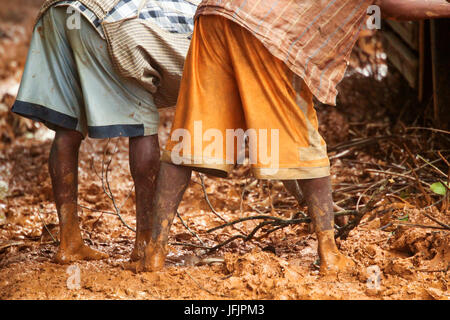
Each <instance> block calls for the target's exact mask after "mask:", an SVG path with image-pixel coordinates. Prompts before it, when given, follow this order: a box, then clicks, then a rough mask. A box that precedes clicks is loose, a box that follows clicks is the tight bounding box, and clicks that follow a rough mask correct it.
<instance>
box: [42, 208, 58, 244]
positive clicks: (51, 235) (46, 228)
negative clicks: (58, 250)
mask: <svg viewBox="0 0 450 320" xmlns="http://www.w3.org/2000/svg"><path fill="white" fill-rule="evenodd" d="M37 213H38V216H39V219H41V221H42V223H43V224H44V228H45V230H47V232H48V234H49V235H50V237H51V238H52V240H53V242H54V243H56V244H58V243H59V242H58V241H57V240H56V239H55V237H53V234H52V233H51V232H50V230H49V229H48V227H47V224H46V223H45V221H44V219H42V217H41V213H40V212H39V210H38V212H37Z"/></svg>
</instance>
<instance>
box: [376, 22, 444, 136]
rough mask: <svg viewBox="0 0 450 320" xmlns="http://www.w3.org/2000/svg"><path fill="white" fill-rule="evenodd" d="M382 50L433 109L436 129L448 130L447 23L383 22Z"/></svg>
mask: <svg viewBox="0 0 450 320" xmlns="http://www.w3.org/2000/svg"><path fill="white" fill-rule="evenodd" d="M383 38H384V47H385V50H386V53H387V56H388V59H389V61H390V62H391V63H392V64H393V65H394V66H395V67H396V68H397V69H398V70H399V71H400V72H401V74H402V75H403V76H404V77H405V79H406V80H407V81H408V83H409V85H410V86H411V87H412V88H414V89H416V90H417V98H418V101H419V102H420V103H421V104H422V105H423V106H424V107H430V105H431V106H432V110H433V115H432V118H433V121H434V124H435V126H436V127H438V128H441V129H449V128H450V19H436V20H426V21H420V22H398V21H392V20H386V21H385V23H384V24H383Z"/></svg>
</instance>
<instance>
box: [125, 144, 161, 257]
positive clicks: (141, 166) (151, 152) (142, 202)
mask: <svg viewBox="0 0 450 320" xmlns="http://www.w3.org/2000/svg"><path fill="white" fill-rule="evenodd" d="M159 156H160V155H159V141H158V135H152V136H146V137H136V138H130V171H131V175H132V177H133V180H134V185H135V194H136V241H135V244H134V249H133V252H132V253H131V261H137V260H139V259H141V258H143V257H144V249H145V247H146V245H147V244H148V243H149V242H150V236H151V221H150V216H151V213H152V212H151V211H152V201H151V199H153V197H154V193H155V189H156V177H157V174H158V170H159Z"/></svg>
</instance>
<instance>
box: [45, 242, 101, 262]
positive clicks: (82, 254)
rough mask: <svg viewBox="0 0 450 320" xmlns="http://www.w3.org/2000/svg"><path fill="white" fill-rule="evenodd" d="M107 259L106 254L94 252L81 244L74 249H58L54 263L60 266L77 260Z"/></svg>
mask: <svg viewBox="0 0 450 320" xmlns="http://www.w3.org/2000/svg"><path fill="white" fill-rule="evenodd" d="M106 258H108V255H107V254H106V253H103V252H100V251H97V250H94V249H91V248H89V247H88V246H86V245H85V244H82V245H80V246H78V247H76V248H67V249H66V248H65V249H63V248H61V246H60V247H59V248H58V252H56V255H55V256H54V258H53V259H54V261H55V262H56V263H60V264H68V263H71V262H74V261H78V260H102V259H106Z"/></svg>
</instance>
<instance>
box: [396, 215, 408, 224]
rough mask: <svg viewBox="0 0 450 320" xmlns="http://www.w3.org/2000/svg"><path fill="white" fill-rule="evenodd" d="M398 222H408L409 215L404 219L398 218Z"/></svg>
mask: <svg viewBox="0 0 450 320" xmlns="http://www.w3.org/2000/svg"><path fill="white" fill-rule="evenodd" d="M398 220H400V221H406V222H408V221H409V214H407V215H406V216H404V217H400V218H398Z"/></svg>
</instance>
